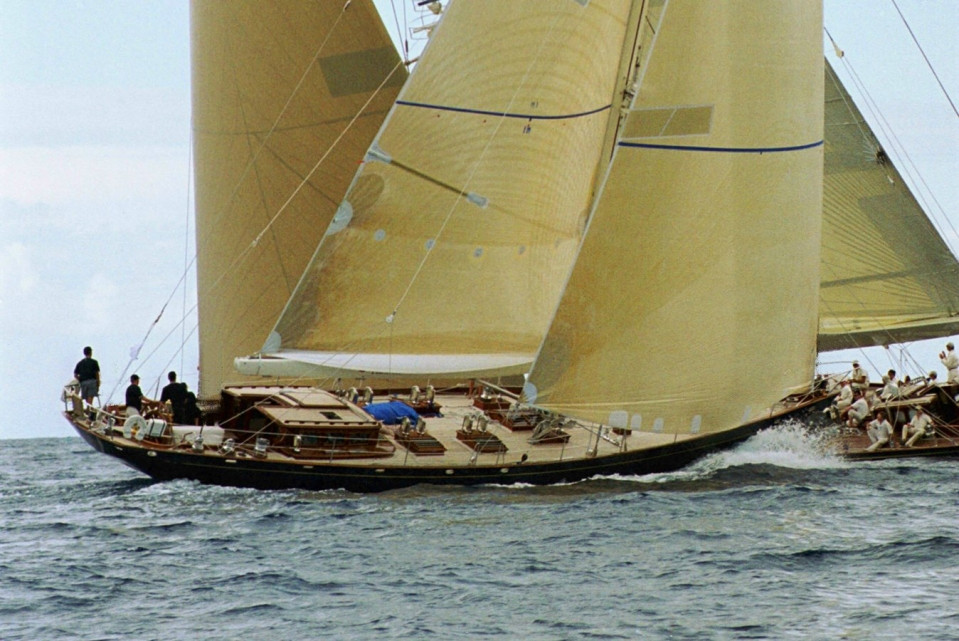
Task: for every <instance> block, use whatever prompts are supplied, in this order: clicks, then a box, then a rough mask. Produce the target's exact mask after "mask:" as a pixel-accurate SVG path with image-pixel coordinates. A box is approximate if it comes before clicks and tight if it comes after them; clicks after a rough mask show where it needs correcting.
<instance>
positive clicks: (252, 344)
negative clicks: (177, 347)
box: [191, 0, 407, 396]
mask: <svg viewBox="0 0 959 641" xmlns="http://www.w3.org/2000/svg"><path fill="white" fill-rule="evenodd" d="M191 25H192V27H191V28H192V42H193V49H192V72H193V127H194V156H195V158H194V165H195V168H196V169H195V171H196V218H197V253H198V257H199V258H198V263H197V280H198V298H199V320H200V329H199V340H200V391H201V393H202V394H204V395H207V396H209V395H212V394H215V393H218V392H219V389H220V387H221V385H222V384H223V383H224V382H227V381H236V380H237V379H238V378H239V377H238V375H237V374H236V372H235V371H233V359H234V357H236V356H238V355H241V354H248V353H250V352H252V351H254V350H256V349H257V348H258V347H259V346H260V345H261V344H262V341H263V337H264V336H266V335H267V333H268V332H269V331H270V328H271V327H272V326H273V323H274V322H275V321H276V318H277V316H278V315H279V314H280V312H281V310H282V309H283V305H284V304H285V303H286V301H287V300H288V299H289V296H290V295H291V293H292V291H293V289H294V287H295V285H296V282H297V280H298V278H299V276H300V274H301V273H302V271H303V269H304V268H305V267H306V265H307V263H308V261H309V258H310V256H311V255H312V253H313V251H314V250H315V249H316V245H317V243H318V242H319V240H320V238H322V235H323V232H324V230H325V229H326V228H327V226H328V224H329V222H330V220H331V219H332V217H333V215H334V212H335V211H336V207H337V205H338V204H339V203H340V200H341V199H342V197H343V194H344V193H345V192H346V189H347V187H348V186H349V183H350V180H351V179H352V177H353V173H354V171H355V168H356V167H357V165H358V163H359V162H360V161H361V160H362V158H363V154H364V153H365V151H366V149H367V147H368V146H369V144H370V142H371V141H372V139H373V136H374V135H375V134H376V131H377V130H378V129H379V127H380V125H381V124H382V121H383V119H384V118H385V116H386V113H387V112H388V110H389V108H390V106H391V105H392V104H393V100H394V99H395V98H396V95H397V94H398V92H399V88H400V86H401V85H402V83H403V82H404V80H405V78H406V76H407V73H406V70H405V68H404V67H403V66H402V64H401V63H400V59H399V56H398V54H397V53H396V50H395V48H394V47H393V45H392V43H391V41H390V38H389V36H388V34H387V32H386V30H385V28H384V27H383V24H382V22H381V21H380V18H379V15H378V14H377V12H376V9H375V8H374V6H373V3H372V2H371V1H370V0H353V2H351V3H350V2H299V1H296V2H294V1H286V2H279V3H278V2H262V1H260V0H230V1H229V2H222V1H220V0H193V1H192V3H191Z"/></svg>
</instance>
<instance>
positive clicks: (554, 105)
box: [238, 0, 633, 376]
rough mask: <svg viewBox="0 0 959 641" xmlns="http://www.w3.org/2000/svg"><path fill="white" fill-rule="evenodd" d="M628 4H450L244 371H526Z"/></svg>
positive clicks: (571, 245)
mask: <svg viewBox="0 0 959 641" xmlns="http://www.w3.org/2000/svg"><path fill="white" fill-rule="evenodd" d="M631 5H632V3H630V2H628V1H627V0H593V1H591V2H574V1H572V0H570V1H565V2H550V3H534V2H515V1H512V0H484V1H483V2H455V3H452V4H451V5H450V7H449V9H448V10H447V13H446V14H445V16H444V17H443V19H442V21H441V22H440V24H439V26H438V27H437V28H436V31H435V33H434V34H433V36H432V38H431V40H430V43H429V44H428V46H427V48H426V50H425V52H424V54H423V56H422V58H421V60H420V62H419V63H418V66H417V69H416V71H415V73H414V74H413V75H412V76H411V78H410V80H409V82H408V83H407V85H406V86H405V87H404V89H403V91H402V93H401V96H400V99H399V100H398V101H397V103H396V105H395V107H394V109H393V111H392V113H391V114H390V116H389V118H388V120H387V122H386V124H385V125H384V127H383V130H382V132H381V133H380V134H379V136H378V138H377V140H376V143H375V145H374V146H373V148H372V149H371V151H370V153H369V154H368V156H367V162H366V163H365V164H364V165H363V167H362V168H361V170H360V171H359V173H358V174H357V176H356V178H355V180H354V182H353V184H352V186H351V187H350V190H349V193H348V194H347V195H346V198H345V199H344V201H343V203H342V205H341V206H340V209H339V212H338V214H337V216H336V219H335V221H334V224H333V226H331V228H330V230H329V232H328V233H327V235H326V237H325V238H324V240H323V242H322V244H321V245H320V247H319V249H318V251H317V254H316V256H315V257H314V259H313V260H312V262H311V264H310V267H309V268H308V269H307V271H306V273H305V274H304V277H303V280H302V281H301V283H300V285H299V286H298V288H297V291H296V293H295V295H294V296H293V298H292V299H291V301H290V303H289V305H288V306H287V308H286V310H285V312H284V313H283V315H282V317H281V318H280V320H279V322H278V324H277V326H276V329H275V332H274V333H273V334H272V335H271V338H270V340H269V341H268V342H267V344H266V345H265V346H264V349H263V352H264V355H271V356H272V357H271V358H254V359H245V360H240V361H238V367H239V368H240V369H241V371H244V372H246V373H250V374H261V375H263V374H289V373H294V374H298V375H303V374H308V373H310V372H313V373H323V372H326V373H330V374H335V375H340V374H344V375H345V374H349V373H350V372H355V373H360V372H363V373H376V374H385V375H392V376H401V375H403V374H427V375H428V374H433V375H438V374H457V375H464V374H487V375H492V374H497V373H499V374H505V373H520V372H524V371H526V369H527V368H528V366H529V363H530V362H531V361H532V358H533V354H534V353H535V351H536V348H537V346H538V345H539V343H540V341H541V340H542V337H543V335H544V333H545V331H546V327H547V325H548V323H549V318H550V316H551V314H552V311H553V309H554V308H555V305H556V301H557V300H558V297H559V295H560V289H561V286H562V283H563V280H564V279H565V277H566V274H567V273H568V270H569V266H570V264H571V261H572V259H573V255H574V253H575V251H576V247H577V246H578V244H579V240H580V237H581V233H582V229H583V226H584V224H585V220H586V214H587V211H588V209H589V206H590V202H591V200H592V197H593V192H594V189H595V181H596V177H597V167H598V164H599V162H600V158H601V156H602V150H603V148H604V145H605V146H606V148H607V150H608V148H609V145H608V144H607V143H606V141H607V140H608V139H609V137H610V136H611V135H612V134H611V132H610V131H609V130H608V121H609V118H610V116H611V112H613V111H615V112H616V113H618V109H619V101H617V104H616V105H615V106H614V105H612V104H611V101H612V96H613V93H614V87H615V86H616V83H617V73H618V68H619V64H618V63H619V60H620V58H621V54H622V49H623V47H624V38H625V34H626V30H627V23H628V16H629V15H630V12H631V11H632V9H633V7H632V6H631ZM275 357H279V358H275Z"/></svg>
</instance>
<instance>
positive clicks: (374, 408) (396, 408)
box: [363, 401, 420, 425]
mask: <svg viewBox="0 0 959 641" xmlns="http://www.w3.org/2000/svg"><path fill="white" fill-rule="evenodd" d="M363 409H364V410H366V413H367V414H369V415H370V416H372V417H373V418H375V419H376V420H378V421H381V422H382V423H383V424H384V425H398V424H400V423H402V422H403V419H404V418H409V419H410V424H411V425H416V424H417V422H419V420H420V415H419V414H417V413H416V410H414V409H413V408H412V407H410V406H409V405H407V404H406V403H404V402H403V401H389V402H388V403H370V404H369V405H367V406H366V407H364V408H363Z"/></svg>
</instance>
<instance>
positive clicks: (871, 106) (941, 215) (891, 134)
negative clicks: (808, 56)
mask: <svg viewBox="0 0 959 641" xmlns="http://www.w3.org/2000/svg"><path fill="white" fill-rule="evenodd" d="M836 50H837V52H839V55H840V59H841V60H842V63H843V66H844V67H845V69H846V72H847V73H848V74H849V76H850V77H851V78H852V80H853V83H854V84H855V86H856V89H858V90H859V93H860V94H861V95H862V96H863V99H864V101H865V107H866V108H867V109H868V110H869V111H870V113H872V115H873V117H874V118H875V119H876V121H877V122H878V124H879V129H880V130H881V131H882V132H883V133H884V134H885V135H886V136H887V138H888V139H889V141H890V143H891V144H892V146H891V149H894V150H895V151H896V152H897V153H898V154H899V155H900V156H902V158H903V159H904V160H905V162H906V165H905V166H904V167H903V172H904V173H905V175H906V176H908V177H909V178H910V179H912V180H913V181H915V182H916V183H917V184H918V185H922V187H924V191H923V192H919V193H918V195H916V194H913V196H914V197H916V198H917V199H921V200H922V201H923V203H924V204H926V207H925V208H924V209H923V213H924V214H925V215H926V216H927V218H928V217H929V216H930V213H933V208H932V207H930V206H929V205H928V201H929V200H931V201H932V203H933V204H935V206H936V210H937V211H936V212H935V213H934V218H932V219H931V221H932V222H933V224H934V225H935V226H936V228H937V231H939V232H940V236H941V237H942V238H943V241H944V242H946V244H947V246H949V243H948V241H946V240H945V237H946V235H945V234H943V233H942V232H941V230H943V229H948V230H950V231H952V233H953V235H957V231H956V227H955V225H954V224H953V222H952V220H951V219H950V218H949V216H948V215H947V214H946V212H945V209H944V208H943V206H942V204H941V203H940V202H939V200H938V199H937V198H936V196H935V194H934V193H933V191H932V190H931V189H930V188H929V185H928V183H927V182H926V180H925V178H924V177H923V176H922V173H921V172H920V171H919V168H918V167H917V166H916V163H915V161H913V159H912V157H911V156H910V155H909V152H908V151H907V150H906V148H905V146H904V145H903V144H902V142H901V141H900V140H899V137H898V136H897V135H896V133H895V131H894V130H893V128H892V126H891V125H890V123H889V121H888V120H887V119H886V117H885V115H884V114H883V113H882V110H880V109H879V105H878V103H876V101H875V99H873V97H872V94H870V93H869V91H868V90H867V89H866V86H865V83H863V81H862V79H861V78H860V77H859V74H858V73H856V70H855V68H854V67H853V66H852V63H851V62H849V60H848V57H847V56H845V54H844V53H842V50H841V49H839V47H838V46H836ZM860 129H861V127H860ZM872 139H873V137H872V136H866V140H867V141H871V140H872ZM875 144H878V141H876V143H875ZM879 148H880V149H881V148H882V145H879ZM910 167H912V171H909V168H910ZM914 174H915V175H914ZM907 189H908V185H907ZM910 193H912V192H911V190H910ZM936 214H938V215H936ZM943 220H945V223H943ZM949 248H950V251H952V252H953V254H955V253H956V252H955V251H954V250H953V248H952V247H951V246H949Z"/></svg>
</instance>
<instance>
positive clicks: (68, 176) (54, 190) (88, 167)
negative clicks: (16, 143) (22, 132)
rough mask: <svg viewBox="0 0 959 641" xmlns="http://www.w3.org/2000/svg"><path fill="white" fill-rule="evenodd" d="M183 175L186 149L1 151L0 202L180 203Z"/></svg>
mask: <svg viewBox="0 0 959 641" xmlns="http://www.w3.org/2000/svg"><path fill="white" fill-rule="evenodd" d="M188 172H189V150H188V149H187V148H185V147H147V148H124V147H66V148H46V147H19V148H7V149H0V175H2V176H3V177H4V179H3V180H2V181H0V199H5V200H10V201H13V202H15V203H19V204H22V205H28V204H38V203H44V204H48V205H65V204H76V203H87V204H89V203H107V202H118V201H129V202H141V203H142V202H144V201H162V202H166V203H169V202H170V201H171V200H176V199H177V198H179V199H180V200H181V201H183V202H185V201H186V198H187V185H188V176H189V173H188ZM180 211H183V210H182V208H181V209H180ZM87 222H88V223H89V222H92V221H87Z"/></svg>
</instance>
